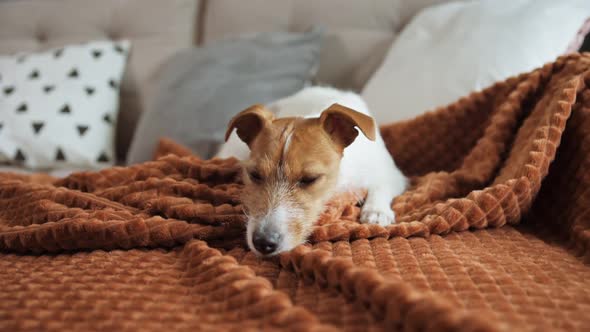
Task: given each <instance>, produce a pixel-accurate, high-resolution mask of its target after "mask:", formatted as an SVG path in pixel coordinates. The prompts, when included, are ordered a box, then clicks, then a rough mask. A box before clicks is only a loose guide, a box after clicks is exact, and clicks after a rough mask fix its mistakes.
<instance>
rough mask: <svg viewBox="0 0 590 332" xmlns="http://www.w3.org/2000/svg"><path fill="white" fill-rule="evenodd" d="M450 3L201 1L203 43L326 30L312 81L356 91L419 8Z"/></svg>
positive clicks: (419, 0)
mask: <svg viewBox="0 0 590 332" xmlns="http://www.w3.org/2000/svg"><path fill="white" fill-rule="evenodd" d="M449 1H451V0H372V1H370V2H369V3H367V1H359V0H273V1H268V0H248V1H243V0H215V1H207V2H206V11H205V12H206V15H205V16H204V20H203V22H201V23H202V24H203V31H202V35H203V42H204V43H205V45H206V44H207V43H210V42H215V41H219V40H222V39H225V38H230V37H234V36H237V35H239V34H242V33H244V32H271V31H290V32H302V31H305V29H308V28H309V27H310V26H313V25H315V24H322V25H323V26H325V27H326V31H325V34H324V38H323V41H322V50H321V54H320V67H319V69H318V74H317V82H318V83H320V84H327V85H331V86H336V87H339V88H343V89H353V90H355V91H360V90H361V89H362V87H363V86H364V85H365V83H366V82H367V80H368V78H369V77H371V75H372V74H373V73H374V72H375V70H376V69H377V68H378V67H379V64H380V63H381V62H382V61H383V58H384V56H385V54H386V53H387V50H388V49H389V46H390V45H391V42H392V41H393V40H395V38H396V36H397V35H398V33H399V31H400V30H401V29H402V28H403V26H404V25H405V24H406V23H407V22H408V20H409V19H410V18H411V17H412V16H414V15H415V13H416V12H418V11H419V10H420V9H422V8H425V7H427V6H430V5H433V4H436V3H440V2H449Z"/></svg>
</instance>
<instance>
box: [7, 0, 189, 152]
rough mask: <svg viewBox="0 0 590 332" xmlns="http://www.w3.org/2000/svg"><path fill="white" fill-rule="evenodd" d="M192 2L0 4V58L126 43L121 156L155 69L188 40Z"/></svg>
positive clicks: (30, 0)
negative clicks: (109, 41)
mask: <svg viewBox="0 0 590 332" xmlns="http://www.w3.org/2000/svg"><path fill="white" fill-rule="evenodd" d="M197 1H198V0H166V1H162V0H100V1H96V0H18V1H14V0H13V1H3V2H0V54H10V53H16V52H24V51H38V50H43V49H48V48H52V47H58V46H63V45H66V44H71V43H79V42H85V41H89V40H101V39H129V40H131V42H132V50H131V54H130V58H129V63H128V68H127V71H126V73H125V76H124V79H123V84H122V91H121V112H120V116H119V121H118V128H117V149H118V154H119V156H122V155H123V154H124V153H125V152H126V150H127V148H128V146H129V142H130V140H131V137H132V134H133V130H134V128H135V124H136V121H137V118H138V116H139V114H140V110H141V109H142V105H141V94H142V93H144V92H145V89H146V87H147V83H148V82H149V79H148V78H149V76H150V75H151V73H152V72H153V70H154V69H155V68H156V67H157V66H158V64H159V63H160V62H161V61H162V60H163V59H165V58H166V57H168V56H169V55H171V54H172V53H174V52H176V51H177V50H178V49H181V48H185V47H189V46H190V45H191V44H192V43H193V41H194V24H195V18H196V10H197Z"/></svg>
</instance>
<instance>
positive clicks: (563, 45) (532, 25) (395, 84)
mask: <svg viewBox="0 0 590 332" xmlns="http://www.w3.org/2000/svg"><path fill="white" fill-rule="evenodd" d="M589 17H590V1H588V0H566V1H555V0H513V1H502V5H498V1H496V0H482V1H466V2H453V3H448V4H442V5H438V6H434V7H429V8H427V9H425V10H423V11H422V12H421V13H419V14H418V15H416V16H415V17H414V19H413V20H412V21H411V22H410V23H409V24H408V25H407V26H406V27H405V28H404V30H402V32H401V33H400V35H399V37H398V38H397V39H396V41H395V42H394V43H393V44H392V45H391V48H390V50H389V53H388V55H387V56H386V58H385V60H384V62H383V64H382V65H381V68H379V69H378V70H377V71H376V73H375V74H374V76H373V77H372V78H371V79H370V80H369V82H368V84H367V85H366V87H365V88H364V90H363V92H362V95H363V97H364V98H365V100H366V101H367V103H368V105H369V107H370V108H371V110H372V113H373V115H375V118H376V120H377V121H378V122H380V123H387V122H391V121H397V120H403V119H408V118H412V117H414V116H416V115H419V114H421V113H423V112H424V111H427V110H430V109H432V108H435V107H437V106H443V105H446V104H448V103H451V102H453V101H455V100H456V99H458V98H460V97H462V96H465V95H467V94H468V93H470V92H472V91H474V90H480V89H483V88H485V87H487V86H489V85H491V84H493V83H494V82H496V81H500V80H504V79H506V78H508V77H509V76H512V75H516V74H519V73H521V72H526V71H530V70H532V69H534V68H537V67H540V66H542V65H543V64H544V63H546V62H549V61H553V60H554V59H555V58H556V57H558V56H559V55H562V54H564V53H566V51H567V50H568V48H570V44H571V42H572V41H573V40H578V45H577V48H575V50H577V49H579V47H580V45H579V44H580V43H581V40H583V38H577V34H578V32H579V31H580V29H581V28H582V27H583V26H584V22H585V21H586V19H587V18H589Z"/></svg>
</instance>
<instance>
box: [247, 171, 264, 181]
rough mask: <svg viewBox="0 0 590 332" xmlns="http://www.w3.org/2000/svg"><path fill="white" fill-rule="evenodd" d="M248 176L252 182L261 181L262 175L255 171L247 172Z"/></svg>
mask: <svg viewBox="0 0 590 332" xmlns="http://www.w3.org/2000/svg"><path fill="white" fill-rule="evenodd" d="M248 176H250V179H251V180H252V181H253V182H256V183H259V182H261V181H262V175H260V173H258V172H257V171H251V172H248Z"/></svg>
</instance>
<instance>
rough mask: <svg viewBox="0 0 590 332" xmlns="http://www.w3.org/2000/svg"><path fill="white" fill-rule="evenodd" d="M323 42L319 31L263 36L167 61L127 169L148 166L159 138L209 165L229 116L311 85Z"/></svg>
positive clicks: (183, 53)
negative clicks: (181, 147)
mask: <svg viewBox="0 0 590 332" xmlns="http://www.w3.org/2000/svg"><path fill="white" fill-rule="evenodd" d="M321 37H322V29H321V28H315V29H312V30H311V31H309V32H306V33H286V32H272V33H270V32H269V33H261V34H257V35H254V36H251V37H247V38H240V39H235V40H227V41H223V42H218V43H216V44H210V45H207V46H206V47H203V48H194V49H189V50H185V51H181V52H180V53H177V54H176V55H174V56H172V57H171V58H170V59H169V60H168V61H166V63H164V64H163V65H162V67H161V68H160V69H159V70H158V72H157V74H156V75H155V77H154V81H153V84H154V86H153V88H154V89H153V91H154V92H153V93H152V94H151V95H150V96H149V97H148V99H147V102H148V105H146V106H147V109H146V112H145V113H144V114H143V115H142V117H141V119H140V121H139V124H138V126H137V130H136V132H135V134H134V137H133V142H132V144H131V148H130V150H129V154H128V156H127V163H128V164H133V163H138V162H143V161H146V160H150V159H151V158H152V155H153V152H154V149H155V147H156V144H157V141H158V140H159V138H160V137H168V138H171V139H174V140H175V141H177V142H179V143H181V144H183V145H185V146H187V147H189V148H191V149H192V150H193V152H195V153H196V154H197V155H199V156H200V157H202V158H210V157H212V156H213V154H214V153H215V152H216V150H217V149H218V148H219V146H220V145H221V143H223V139H224V134H225V129H226V125H227V123H228V121H229V120H230V119H231V117H232V116H233V115H235V114H236V113H237V112H239V111H241V110H243V109H245V108H246V107H248V106H250V105H252V104H255V103H261V104H267V103H270V102H272V101H274V100H277V99H280V98H283V97H286V96H289V95H291V94H293V93H295V92H297V91H299V90H301V89H302V88H303V87H304V86H305V85H306V84H307V83H308V82H309V81H310V80H311V78H312V76H313V75H314V74H315V71H316V69H317V66H318V63H319V53H320V44H321Z"/></svg>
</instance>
